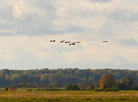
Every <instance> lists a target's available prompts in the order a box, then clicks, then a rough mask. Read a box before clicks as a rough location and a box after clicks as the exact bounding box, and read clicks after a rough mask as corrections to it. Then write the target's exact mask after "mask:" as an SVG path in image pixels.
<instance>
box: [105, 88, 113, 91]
mask: <svg viewBox="0 0 138 102" xmlns="http://www.w3.org/2000/svg"><path fill="white" fill-rule="evenodd" d="M103 91H113V90H112V88H106V89H103Z"/></svg>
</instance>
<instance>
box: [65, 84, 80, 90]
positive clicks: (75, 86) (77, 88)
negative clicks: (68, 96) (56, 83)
mask: <svg viewBox="0 0 138 102" xmlns="http://www.w3.org/2000/svg"><path fill="white" fill-rule="evenodd" d="M66 90H80V88H79V86H78V85H76V84H68V85H67V86H66Z"/></svg>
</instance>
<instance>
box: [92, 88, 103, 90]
mask: <svg viewBox="0 0 138 102" xmlns="http://www.w3.org/2000/svg"><path fill="white" fill-rule="evenodd" d="M94 91H103V90H102V89H100V88H97V89H94Z"/></svg>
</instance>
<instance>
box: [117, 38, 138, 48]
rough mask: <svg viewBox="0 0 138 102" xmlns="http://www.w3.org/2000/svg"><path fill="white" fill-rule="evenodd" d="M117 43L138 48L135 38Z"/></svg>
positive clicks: (120, 40)
mask: <svg viewBox="0 0 138 102" xmlns="http://www.w3.org/2000/svg"><path fill="white" fill-rule="evenodd" d="M116 42H117V43H119V44H123V45H125V46H138V42H137V41H136V40H135V39H133V38H129V39H119V40H117V41H116Z"/></svg>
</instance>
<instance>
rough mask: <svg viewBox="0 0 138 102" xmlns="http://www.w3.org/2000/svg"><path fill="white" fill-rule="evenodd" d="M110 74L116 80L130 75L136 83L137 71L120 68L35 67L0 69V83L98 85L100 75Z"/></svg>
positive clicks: (6, 84) (3, 85)
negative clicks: (87, 83)
mask: <svg viewBox="0 0 138 102" xmlns="http://www.w3.org/2000/svg"><path fill="white" fill-rule="evenodd" d="M108 73H110V74H112V75H113V76H114V78H115V81H116V82H118V83H119V82H120V80H122V79H123V78H124V77H126V76H131V78H133V80H134V83H135V84H136V85H138V71H133V70H120V69H116V70H115V69H78V68H74V69H72V68H66V69H48V68H44V69H40V70H39V69H35V70H9V69H2V70H0V85H1V86H2V87H6V86H8V85H17V84H20V83H26V84H31V85H43V84H46V85H49V84H50V83H52V82H56V83H59V84H60V85H62V86H64V85H67V84H70V83H73V84H79V83H85V82H88V81H89V82H92V83H93V85H95V86H97V87H98V85H99V81H100V79H101V77H102V76H103V75H105V74H108Z"/></svg>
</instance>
